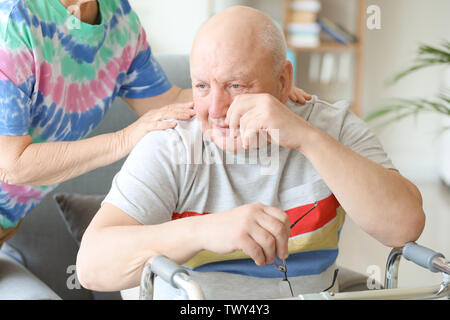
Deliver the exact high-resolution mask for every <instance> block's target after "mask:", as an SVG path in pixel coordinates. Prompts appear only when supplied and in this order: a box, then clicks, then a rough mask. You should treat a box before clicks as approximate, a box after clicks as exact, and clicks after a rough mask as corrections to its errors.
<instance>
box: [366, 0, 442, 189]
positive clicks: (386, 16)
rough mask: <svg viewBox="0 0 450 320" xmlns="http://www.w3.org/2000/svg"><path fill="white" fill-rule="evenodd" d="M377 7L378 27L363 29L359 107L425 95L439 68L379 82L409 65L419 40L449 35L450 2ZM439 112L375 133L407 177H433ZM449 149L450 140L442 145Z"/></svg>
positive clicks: (382, 0)
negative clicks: (388, 83)
mask: <svg viewBox="0 0 450 320" xmlns="http://www.w3.org/2000/svg"><path fill="white" fill-rule="evenodd" d="M369 4H377V5H378V6H380V8H381V15H382V28H381V30H373V31H369V30H368V31H367V33H366V35H367V41H366V55H365V70H366V73H365V82H364V90H365V91H364V102H363V103H364V110H365V112H366V113H367V112H368V111H373V110H375V109H376V108H377V107H380V106H382V105H383V104H384V103H385V100H387V99H388V98H393V97H401V98H416V97H417V98H430V97H432V96H433V95H434V94H436V93H437V92H438V90H439V88H440V86H441V82H442V77H443V70H444V69H443V68H442V67H441V68H439V67H437V68H431V69H426V70H422V71H419V72H417V73H416V74H412V75H410V76H408V77H407V78H404V79H403V80H402V81H401V82H399V83H398V84H396V85H394V86H392V87H385V81H386V80H387V79H388V78H390V77H392V76H393V75H394V74H395V73H396V72H399V71H401V70H403V69H404V68H405V67H407V66H410V65H411V62H412V60H413V58H414V57H415V53H416V51H417V48H418V46H419V44H421V43H426V44H432V45H437V44H439V43H441V41H442V40H443V39H447V40H449V39H450V19H449V13H450V1H447V0H433V1H424V0H395V1H390V0H376V1H369ZM441 119H442V117H437V116H436V115H434V114H429V115H421V116H420V117H418V118H417V119H408V120H405V121H402V122H401V123H400V124H399V125H396V126H391V127H388V128H387V129H386V130H383V131H381V132H379V134H378V136H379V138H380V140H381V141H382V143H383V145H384V147H385V149H386V151H387V152H388V153H389V154H390V155H391V157H392V159H393V161H394V162H395V164H396V165H397V166H398V168H399V169H400V170H402V171H403V173H404V174H405V175H407V176H409V177H410V178H412V179H422V180H423V179H430V178H435V177H436V176H437V168H438V164H439V158H438V156H439V139H438V136H437V134H436V133H437V131H438V128H439V125H440V123H441ZM447 146H448V148H450V145H448V144H447Z"/></svg>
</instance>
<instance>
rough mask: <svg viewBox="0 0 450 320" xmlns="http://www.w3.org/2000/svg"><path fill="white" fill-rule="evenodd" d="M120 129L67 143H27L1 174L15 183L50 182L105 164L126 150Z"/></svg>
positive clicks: (126, 144)
mask: <svg viewBox="0 0 450 320" xmlns="http://www.w3.org/2000/svg"><path fill="white" fill-rule="evenodd" d="M122 135H123V134H122V132H121V131H119V132H116V133H109V134H102V135H98V136H95V137H92V138H88V139H85V140H79V141H70V142H44V143H32V144H30V145H28V146H27V147H26V148H25V150H24V151H23V153H22V154H21V155H20V157H19V158H18V159H17V161H16V164H15V166H14V168H13V170H12V172H10V173H9V174H8V175H6V177H5V181H4V182H6V183H10V184H15V185H40V186H42V185H53V184H58V183H61V182H64V181H67V180H69V179H72V178H75V177H77V176H80V175H82V174H84V173H86V172H89V171H91V170H94V169H96V168H99V167H102V166H106V165H109V164H111V163H114V162H115V161H117V160H120V159H121V158H123V157H125V156H126V155H127V154H128V153H129V152H130V151H131V146H130V145H128V143H127V142H126V140H125V138H124V137H123V136H122Z"/></svg>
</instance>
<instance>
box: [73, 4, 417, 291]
mask: <svg viewBox="0 0 450 320" xmlns="http://www.w3.org/2000/svg"><path fill="white" fill-rule="evenodd" d="M285 50H286V44H285V42H284V40H283V35H282V33H281V31H280V30H279V29H278V28H277V26H276V25H275V24H274V22H273V21H272V20H271V19H270V18H269V17H268V16H266V15H265V14H263V13H261V12H259V11H257V10H255V9H251V8H247V7H233V8H230V9H227V10H225V11H223V12H221V13H219V14H217V15H216V16H214V17H213V18H211V19H210V20H209V21H208V22H206V23H205V24H204V25H203V26H202V27H201V29H200V30H199V32H198V34H197V36H196V39H195V41H194V44H193V47H192V52H191V77H192V85H193V95H194V104H195V109H196V112H197V117H195V118H193V119H191V120H188V121H178V126H177V127H176V128H175V129H169V130H165V131H158V132H156V131H155V132H151V133H149V134H148V135H147V136H146V137H144V139H143V140H142V141H141V142H140V143H139V144H138V145H137V146H136V148H135V149H134V150H133V152H132V153H131V154H130V156H129V158H128V159H127V161H126V163H125V164H124V166H123V168H122V169H121V171H120V172H119V173H118V174H117V175H116V177H115V178H114V181H113V184H112V188H111V190H110V192H109V194H108V195H107V197H106V199H105V200H104V202H103V205H102V207H101V209H100V211H99V212H98V213H97V215H96V216H95V218H94V219H93V221H92V223H91V225H90V226H89V228H88V229H87V231H86V233H85V235H84V237H83V241H82V244H81V248H80V252H79V254H78V259H77V272H78V277H79V280H80V282H81V283H82V285H83V286H85V287H87V288H90V289H95V290H99V291H109V290H120V289H124V288H130V287H133V286H136V285H138V283H139V279H140V275H141V272H142V268H143V266H144V263H145V262H146V261H147V260H148V259H149V258H151V257H153V256H155V255H160V254H163V255H165V256H167V257H169V258H171V259H173V260H174V261H175V262H177V263H180V264H184V266H186V267H187V268H188V269H189V270H190V273H191V275H192V276H193V277H194V278H195V279H196V280H197V281H199V283H200V285H201V286H202V288H203V290H204V292H205V294H206V297H207V298H210V299H216V298H219V299H252V298H280V297H287V296H289V295H290V294H291V293H289V291H286V290H284V289H283V288H282V286H281V287H280V286H279V284H280V280H281V276H282V274H281V273H280V272H279V270H278V269H277V268H276V267H275V266H274V265H273V263H274V259H275V257H276V256H278V257H279V258H280V259H286V264H287V270H288V277H289V280H290V283H291V286H292V291H293V292H292V294H299V293H306V292H319V291H322V290H324V289H326V288H329V287H331V286H333V285H335V284H334V283H333V274H334V271H335V269H336V266H335V260H336V257H337V254H338V239H339V231H340V230H341V228H342V225H343V222H344V215H345V213H347V214H348V215H349V217H350V218H351V219H352V220H353V221H354V222H355V223H356V224H358V225H359V226H360V227H361V228H362V229H363V230H364V231H366V232H367V233H369V234H370V235H371V236H373V237H374V238H375V239H377V240H379V241H380V242H382V243H383V244H385V245H387V246H402V245H403V244H405V243H406V242H408V241H413V240H416V239H417V238H418V237H419V235H420V233H421V231H422V229H423V226H424V213H423V211H422V202H421V196H420V193H419V191H418V190H417V188H416V187H415V186H414V185H413V184H412V183H411V182H409V181H408V180H406V179H405V178H404V177H402V176H401V175H400V174H399V173H398V171H396V170H395V168H394V166H393V165H392V163H391V161H390V160H389V158H388V156H387V155H386V153H385V152H384V151H383V149H382V147H381V146H380V144H379V142H378V141H377V139H376V137H375V136H374V135H373V134H372V133H371V132H370V130H369V129H368V128H367V127H366V125H365V124H364V123H363V122H362V121H361V120H360V119H358V118H357V117H356V116H355V115H353V114H352V113H351V112H350V111H349V110H348V104H346V103H343V102H340V103H337V104H334V105H330V104H328V103H326V102H323V101H321V100H319V99H318V98H317V97H313V99H312V100H311V101H309V102H308V103H307V104H306V105H300V104H297V103H294V102H292V101H289V99H288V96H289V92H290V89H291V83H292V74H293V71H292V66H291V64H290V63H289V62H288V61H286V60H285ZM255 153H256V154H257V156H256V157H252V155H254V154H255ZM274 164H275V165H274ZM268 165H270V168H271V169H272V170H265V169H270V168H268ZM299 220H301V221H299ZM295 221H299V222H298V223H297V224H295ZM293 224H295V226H293V227H292V225H293ZM334 289H335V290H336V289H337V288H336V286H334ZM155 291H156V296H157V297H160V298H173V297H175V296H176V294H177V292H176V291H175V290H173V289H171V288H168V287H167V286H164V285H163V284H162V283H159V282H157V283H156V285H155Z"/></svg>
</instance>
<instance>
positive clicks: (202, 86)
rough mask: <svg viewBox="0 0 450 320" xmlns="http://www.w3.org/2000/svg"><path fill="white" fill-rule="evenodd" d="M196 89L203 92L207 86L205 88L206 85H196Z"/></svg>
mask: <svg viewBox="0 0 450 320" xmlns="http://www.w3.org/2000/svg"><path fill="white" fill-rule="evenodd" d="M197 88H199V89H201V90H204V89H206V88H207V86H206V84H198V85H197Z"/></svg>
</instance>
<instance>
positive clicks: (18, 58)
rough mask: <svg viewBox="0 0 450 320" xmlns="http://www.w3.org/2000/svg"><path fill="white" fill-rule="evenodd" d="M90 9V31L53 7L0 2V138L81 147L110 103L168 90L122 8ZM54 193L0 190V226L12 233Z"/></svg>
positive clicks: (33, 1) (112, 4)
mask: <svg viewBox="0 0 450 320" xmlns="http://www.w3.org/2000/svg"><path fill="white" fill-rule="evenodd" d="M98 3H99V8H100V13H101V22H100V23H99V24H97V25H90V24H86V23H83V22H81V21H80V20H78V19H77V18H75V17H74V16H72V15H71V14H70V13H69V11H68V10H66V8H65V7H64V6H63V5H62V4H61V3H60V2H59V0H45V1H44V0H0V135H8V136H23V135H30V136H31V137H32V138H33V142H34V143H39V142H51V141H74V140H79V139H83V138H84V137H86V135H88V134H89V133H90V132H91V131H92V130H93V129H94V128H95V127H96V126H97V125H98V124H99V123H100V122H101V121H102V119H103V117H104V116H105V114H106V112H107V111H108V109H109V107H110V105H111V103H112V102H113V101H114V99H115V98H116V97H118V96H119V97H125V98H145V97H151V96H156V95H159V94H162V93H164V92H166V91H167V90H169V89H170V88H171V84H170V83H169V81H168V80H167V77H166V75H165V74H164V72H163V71H162V69H161V67H160V65H159V64H158V63H157V62H156V61H155V60H154V59H153V57H152V53H151V49H150V46H149V45H148V42H147V40H146V35H145V32H144V29H143V28H142V26H141V24H140V22H139V19H138V17H137V15H136V13H135V12H134V11H133V10H132V9H131V7H130V5H129V3H128V1H127V0H98ZM36 170H39V168H36ZM55 187H56V186H41V187H35V186H14V185H8V184H5V183H2V182H0V226H2V227H3V228H8V227H13V226H15V225H17V223H18V221H19V220H20V219H21V218H23V217H24V216H25V215H26V214H27V213H29V212H30V211H31V210H32V209H33V208H34V207H35V206H36V205H38V204H39V203H40V202H41V201H42V199H43V198H44V197H45V196H46V195H47V194H48V193H50V192H51V191H52V190H53V189H54V188H55Z"/></svg>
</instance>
